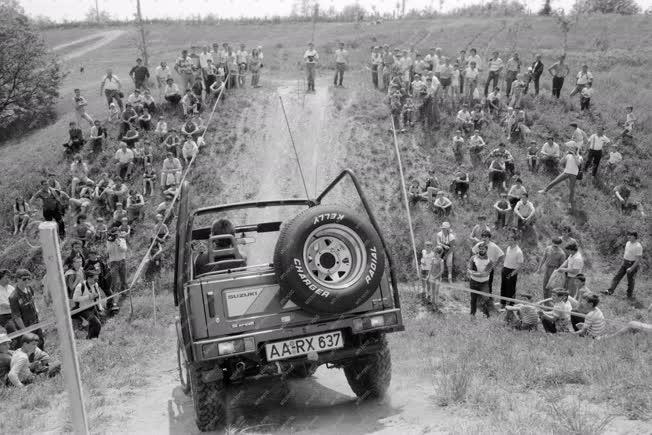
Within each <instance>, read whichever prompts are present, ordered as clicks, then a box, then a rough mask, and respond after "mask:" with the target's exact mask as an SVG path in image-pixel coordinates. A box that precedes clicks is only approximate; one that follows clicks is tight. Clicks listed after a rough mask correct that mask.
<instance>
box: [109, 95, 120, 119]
mask: <svg viewBox="0 0 652 435" xmlns="http://www.w3.org/2000/svg"><path fill="white" fill-rule="evenodd" d="M121 115H122V108H121V107H120V105H118V103H116V100H115V98H114V99H113V101H111V103H110V104H109V122H110V123H111V124H112V125H115V124H116V123H117V122H118V121H119V120H120V117H121Z"/></svg>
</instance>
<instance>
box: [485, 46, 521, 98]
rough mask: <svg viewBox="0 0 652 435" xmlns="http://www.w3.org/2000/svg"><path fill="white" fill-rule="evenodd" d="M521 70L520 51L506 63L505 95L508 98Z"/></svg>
mask: <svg viewBox="0 0 652 435" xmlns="http://www.w3.org/2000/svg"><path fill="white" fill-rule="evenodd" d="M519 72H521V59H519V57H518V53H514V55H513V56H512V57H510V58H509V59H508V60H507V64H506V65H505V96H506V97H507V98H509V96H510V95H511V93H512V83H514V80H516V78H517V77H518V73H519ZM485 96H486V94H485ZM512 106H514V105H512ZM514 107H516V106H514Z"/></svg>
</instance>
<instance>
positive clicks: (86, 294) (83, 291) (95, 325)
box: [70, 270, 102, 340]
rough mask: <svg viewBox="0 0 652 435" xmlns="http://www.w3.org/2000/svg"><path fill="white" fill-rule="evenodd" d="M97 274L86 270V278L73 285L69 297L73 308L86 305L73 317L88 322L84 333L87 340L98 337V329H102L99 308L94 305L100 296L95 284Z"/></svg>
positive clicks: (98, 288)
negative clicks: (86, 331) (86, 330)
mask: <svg viewBox="0 0 652 435" xmlns="http://www.w3.org/2000/svg"><path fill="white" fill-rule="evenodd" d="M98 275H99V273H98V272H97V271H95V270H89V271H87V272H86V279H85V280H83V281H81V282H80V283H79V284H77V285H76V286H75V288H74V289H73V292H72V296H71V298H70V299H71V301H72V303H73V307H72V309H73V310H76V309H78V308H83V307H87V308H86V309H85V310H83V311H81V312H79V313H77V314H75V315H74V316H73V317H77V318H79V319H85V320H86V321H87V322H88V333H87V335H86V339H88V340H90V339H93V338H97V337H99V336H100V330H101V329H102V322H100V318H99V317H100V315H99V309H98V307H97V305H95V303H96V302H97V300H98V299H99V298H100V287H99V286H98V285H97V277H98Z"/></svg>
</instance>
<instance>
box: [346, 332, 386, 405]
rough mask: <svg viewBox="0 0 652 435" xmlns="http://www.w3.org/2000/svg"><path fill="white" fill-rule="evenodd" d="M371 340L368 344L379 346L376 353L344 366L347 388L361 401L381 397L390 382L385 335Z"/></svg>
mask: <svg viewBox="0 0 652 435" xmlns="http://www.w3.org/2000/svg"><path fill="white" fill-rule="evenodd" d="M371 340H372V342H371V343H370V344H372V343H378V344H380V349H379V350H378V352H376V353H375V354H372V355H368V356H364V357H360V358H357V359H355V360H352V361H351V362H349V363H348V364H346V365H345V366H344V375H345V376H346V380H347V381H348V383H349V386H350V387H351V389H352V390H353V392H354V393H355V394H356V396H358V397H359V398H361V399H374V398H380V397H383V396H384V395H385V393H386V392H387V389H388V388H389V384H390V382H391V380H392V358H391V355H390V352H389V347H388V346H387V339H386V338H385V334H380V335H378V336H376V337H375V338H372V339H371Z"/></svg>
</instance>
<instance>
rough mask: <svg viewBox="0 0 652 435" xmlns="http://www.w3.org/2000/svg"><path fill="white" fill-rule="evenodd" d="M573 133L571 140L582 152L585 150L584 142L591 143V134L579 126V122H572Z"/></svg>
mask: <svg viewBox="0 0 652 435" xmlns="http://www.w3.org/2000/svg"><path fill="white" fill-rule="evenodd" d="M569 125H570V127H571V129H572V130H573V133H571V140H572V141H573V142H575V144H576V145H577V152H578V153H579V154H582V152H583V151H584V144H588V143H589V136H588V135H587V134H586V133H585V132H584V130H582V129H581V128H579V127H578V125H577V122H571V123H570V124H569Z"/></svg>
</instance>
